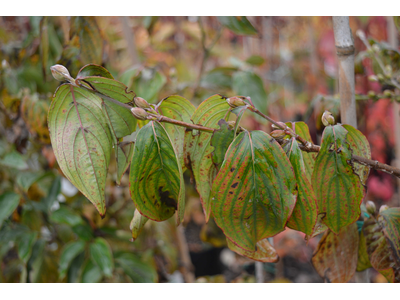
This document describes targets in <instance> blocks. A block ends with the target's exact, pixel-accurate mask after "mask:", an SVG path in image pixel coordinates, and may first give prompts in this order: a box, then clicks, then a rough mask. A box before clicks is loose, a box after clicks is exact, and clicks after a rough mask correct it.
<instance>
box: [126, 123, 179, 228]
mask: <svg viewBox="0 0 400 300" xmlns="http://www.w3.org/2000/svg"><path fill="white" fill-rule="evenodd" d="M129 183H130V191H131V197H132V200H133V202H134V203H135V206H136V208H137V209H138V210H139V211H140V213H141V214H142V215H144V216H145V217H147V218H149V219H151V220H154V221H159V222H160V221H164V220H167V219H169V218H170V217H171V216H172V215H173V214H174V212H175V209H176V210H178V214H177V223H178V225H179V223H180V222H181V220H182V219H183V213H184V210H185V185H184V181H183V175H182V168H181V164H180V163H179V160H178V157H177V155H176V153H175V151H174V147H173V146H172V142H171V140H170V138H169V136H168V133H167V132H166V131H165V129H164V127H163V126H162V125H161V124H160V123H158V122H156V121H152V122H150V123H148V124H147V125H145V126H144V127H143V128H142V129H141V130H140V131H139V133H138V134H137V137H136V143H135V149H134V153H133V159H132V163H131V170H130V173H129Z"/></svg>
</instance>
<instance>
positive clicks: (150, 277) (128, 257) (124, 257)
mask: <svg viewBox="0 0 400 300" xmlns="http://www.w3.org/2000/svg"><path fill="white" fill-rule="evenodd" d="M115 261H116V262H117V263H118V264H119V265H120V267H121V268H122V269H123V270H124V271H125V273H126V274H127V275H128V276H129V277H130V278H131V279H132V281H133V282H135V283H145V282H157V272H156V270H155V269H154V268H153V267H151V266H150V265H148V264H146V263H144V262H143V261H142V260H141V259H139V258H138V257H136V255H134V254H132V253H122V254H120V255H118V256H117V257H116V258H115Z"/></svg>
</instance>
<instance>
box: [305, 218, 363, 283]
mask: <svg viewBox="0 0 400 300" xmlns="http://www.w3.org/2000/svg"><path fill="white" fill-rule="evenodd" d="M358 239H359V237H358V230H357V224H356V223H353V224H351V225H349V226H346V227H343V228H341V229H340V231H339V233H338V234H335V233H333V232H332V231H330V230H328V231H327V232H325V234H324V235H323V236H322V238H321V240H320V241H319V243H318V246H317V249H315V252H314V254H313V257H312V259H311V261H312V264H313V266H314V268H315V269H316V270H317V272H318V274H319V275H320V276H321V277H322V278H324V279H326V280H329V282H333V283H338V282H348V281H349V280H350V279H351V278H352V277H353V275H354V273H355V272H356V267H357V256H358Z"/></svg>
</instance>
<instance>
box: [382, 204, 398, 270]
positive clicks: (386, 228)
mask: <svg viewBox="0 0 400 300" xmlns="http://www.w3.org/2000/svg"><path fill="white" fill-rule="evenodd" d="M380 216H381V217H382V218H380V219H379V221H380V224H381V226H382V228H383V233H384V235H385V237H386V238H387V240H388V242H389V244H390V247H391V248H392V252H393V256H394V259H395V260H397V261H398V262H399V266H400V208H399V207H392V208H388V209H386V210H384V211H382V212H380Z"/></svg>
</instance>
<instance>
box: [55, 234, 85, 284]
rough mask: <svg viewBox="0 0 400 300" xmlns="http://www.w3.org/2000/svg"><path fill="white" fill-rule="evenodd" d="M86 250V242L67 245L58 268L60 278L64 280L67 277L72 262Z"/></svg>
mask: <svg viewBox="0 0 400 300" xmlns="http://www.w3.org/2000/svg"><path fill="white" fill-rule="evenodd" d="M84 249H85V242H84V241H76V242H71V243H68V244H66V245H65V246H64V247H63V249H62V252H61V256H60V263H59V266H58V276H59V277H60V279H63V278H64V277H65V275H67V271H68V268H69V266H70V265H71V262H72V261H73V259H74V258H75V257H77V256H78V255H79V254H80V253H81V252H82V251H83V250H84Z"/></svg>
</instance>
